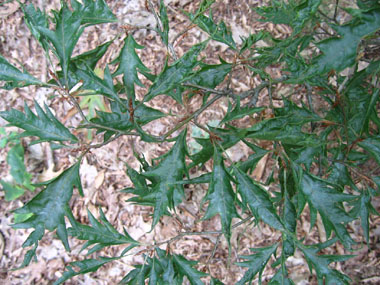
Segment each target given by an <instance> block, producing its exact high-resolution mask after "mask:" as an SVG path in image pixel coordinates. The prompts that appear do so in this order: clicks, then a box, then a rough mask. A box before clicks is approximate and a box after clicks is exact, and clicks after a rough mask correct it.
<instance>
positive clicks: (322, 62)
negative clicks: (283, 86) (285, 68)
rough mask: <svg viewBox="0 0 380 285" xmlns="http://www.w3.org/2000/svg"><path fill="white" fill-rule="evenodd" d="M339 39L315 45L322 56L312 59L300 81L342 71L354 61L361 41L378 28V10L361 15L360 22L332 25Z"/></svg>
mask: <svg viewBox="0 0 380 285" xmlns="http://www.w3.org/2000/svg"><path fill="white" fill-rule="evenodd" d="M333 28H334V29H335V30H336V31H337V32H338V34H339V37H334V38H329V39H326V40H323V41H320V42H319V43H317V46H318V48H319V49H320V50H321V52H322V54H321V55H319V56H317V57H316V58H314V60H313V61H312V64H311V65H310V66H309V67H308V69H307V70H306V72H304V74H299V77H300V79H306V78H309V77H314V76H317V75H319V74H325V73H328V72H330V71H331V70H335V71H337V72H340V71H342V70H343V69H345V68H346V67H349V66H352V65H353V64H354V63H355V61H356V55H357V48H358V45H359V43H360V41H361V39H362V38H363V37H364V36H366V35H369V34H372V33H374V32H376V31H377V30H378V29H379V28H380V9H374V10H371V11H369V12H367V13H362V14H361V18H360V20H358V19H353V20H352V21H351V22H349V23H348V24H345V25H343V26H337V25H334V26H333Z"/></svg>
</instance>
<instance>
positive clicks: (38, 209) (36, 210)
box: [12, 162, 83, 258]
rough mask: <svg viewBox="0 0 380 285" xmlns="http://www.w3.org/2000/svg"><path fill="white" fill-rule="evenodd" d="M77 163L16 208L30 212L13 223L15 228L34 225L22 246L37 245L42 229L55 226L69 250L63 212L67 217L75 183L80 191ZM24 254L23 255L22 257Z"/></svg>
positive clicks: (59, 236) (49, 228)
mask: <svg viewBox="0 0 380 285" xmlns="http://www.w3.org/2000/svg"><path fill="white" fill-rule="evenodd" d="M79 166H80V163H79V162H77V163H76V164H74V165H73V166H71V167H70V168H68V169H66V170H65V171H64V172H63V173H62V174H60V175H59V176H58V177H57V178H55V179H54V180H52V181H49V182H48V184H47V186H46V188H45V189H43V190H42V191H41V192H40V193H38V194H37V195H36V196H35V197H34V198H33V199H32V200H30V201H29V202H28V203H27V204H26V205H24V206H23V207H21V208H19V209H17V210H16V211H15V213H16V214H29V213H31V214H33V215H32V216H31V217H30V218H29V219H27V220H26V221H24V222H22V223H17V224H14V225H12V227H14V228H17V229H29V228H34V229H35V231H33V232H32V233H31V234H30V235H29V237H28V238H27V240H26V241H25V242H24V244H23V247H26V246H31V245H33V244H34V245H37V244H38V241H39V240H40V239H41V238H42V237H43V235H44V232H45V229H47V230H49V231H53V230H57V235H58V238H59V239H60V240H61V241H62V243H63V245H64V246H65V248H66V250H70V247H69V242H68V235H67V230H66V223H65V216H67V217H70V215H71V214H70V207H69V201H70V199H71V196H72V194H73V188H74V186H75V187H77V189H78V191H79V193H80V194H81V195H83V190H82V186H81V182H80V176H79ZM25 258H26V257H25Z"/></svg>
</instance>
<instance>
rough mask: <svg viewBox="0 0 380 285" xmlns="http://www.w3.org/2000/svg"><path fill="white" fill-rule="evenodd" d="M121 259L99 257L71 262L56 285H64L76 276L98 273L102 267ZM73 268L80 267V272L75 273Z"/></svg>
mask: <svg viewBox="0 0 380 285" xmlns="http://www.w3.org/2000/svg"><path fill="white" fill-rule="evenodd" d="M120 258H121V256H120V257H119V256H118V257H103V256H99V257H98V259H92V258H91V259H85V260H82V261H74V262H71V263H70V265H69V266H67V269H68V271H65V272H64V273H63V275H62V276H61V278H59V279H58V280H57V281H56V282H54V285H59V284H63V283H64V282H65V281H67V280H69V279H71V278H73V277H74V276H77V275H80V274H86V273H90V272H95V271H97V270H98V269H99V268H100V267H101V266H103V265H104V264H106V263H108V262H111V261H113V260H117V259H120ZM73 266H75V267H78V268H79V270H78V271H75V270H74V268H73Z"/></svg>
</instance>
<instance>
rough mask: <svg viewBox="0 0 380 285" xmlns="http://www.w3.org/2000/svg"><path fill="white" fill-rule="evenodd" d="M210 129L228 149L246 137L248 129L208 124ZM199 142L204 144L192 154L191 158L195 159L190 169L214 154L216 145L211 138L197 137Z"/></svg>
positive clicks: (224, 147)
mask: <svg viewBox="0 0 380 285" xmlns="http://www.w3.org/2000/svg"><path fill="white" fill-rule="evenodd" d="M229 127H230V126H229ZM208 128H209V129H210V131H211V132H212V133H213V134H215V135H216V136H217V137H219V138H220V139H221V141H220V144H221V145H222V147H223V149H228V148H230V147H232V146H234V145H235V144H237V143H238V142H239V141H240V140H241V139H243V138H245V136H246V133H247V131H246V130H245V129H242V130H239V129H235V128H232V127H230V128H229V129H220V128H212V127H210V126H208ZM195 140H196V142H197V143H199V144H200V145H201V146H202V150H201V151H199V152H197V153H195V154H194V155H192V156H191V157H190V158H191V160H192V161H193V162H192V163H190V165H189V169H190V168H192V167H194V166H196V165H198V164H202V163H205V162H206V161H208V160H209V159H210V158H211V157H212V156H213V155H214V146H213V144H212V143H211V141H210V139H208V138H207V139H205V138H196V139H195Z"/></svg>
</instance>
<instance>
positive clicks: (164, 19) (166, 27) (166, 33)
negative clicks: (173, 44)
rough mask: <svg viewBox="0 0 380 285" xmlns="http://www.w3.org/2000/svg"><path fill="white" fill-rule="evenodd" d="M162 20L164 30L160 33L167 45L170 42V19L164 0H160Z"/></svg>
mask: <svg viewBox="0 0 380 285" xmlns="http://www.w3.org/2000/svg"><path fill="white" fill-rule="evenodd" d="M159 16H160V20H161V24H162V30H159V31H158V33H159V34H160V36H161V39H162V42H163V43H164V44H165V45H166V46H167V45H168V44H169V19H168V12H167V11H166V7H165V3H164V0H161V1H160V15H159Z"/></svg>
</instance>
